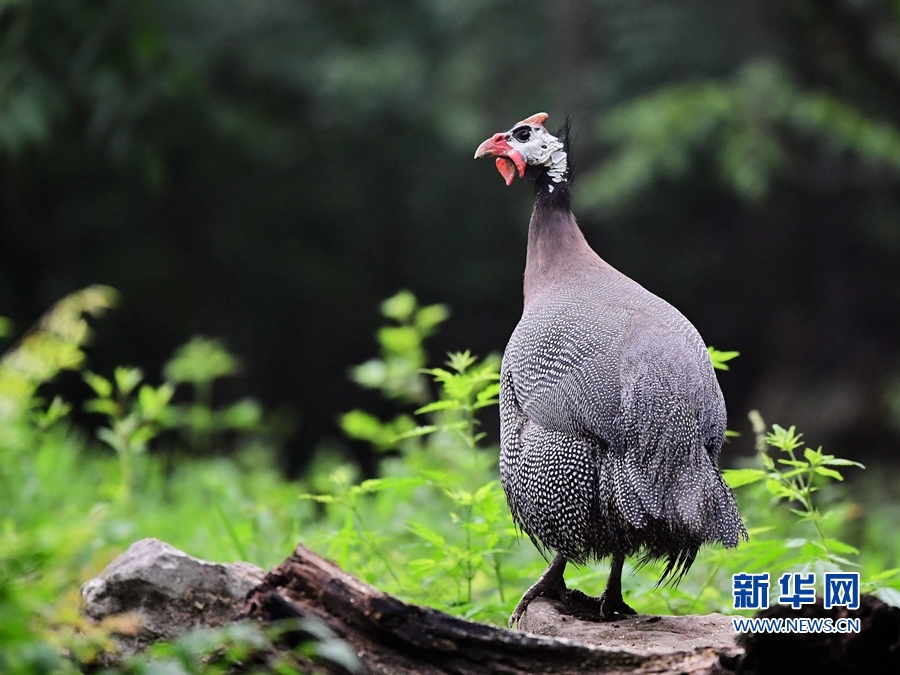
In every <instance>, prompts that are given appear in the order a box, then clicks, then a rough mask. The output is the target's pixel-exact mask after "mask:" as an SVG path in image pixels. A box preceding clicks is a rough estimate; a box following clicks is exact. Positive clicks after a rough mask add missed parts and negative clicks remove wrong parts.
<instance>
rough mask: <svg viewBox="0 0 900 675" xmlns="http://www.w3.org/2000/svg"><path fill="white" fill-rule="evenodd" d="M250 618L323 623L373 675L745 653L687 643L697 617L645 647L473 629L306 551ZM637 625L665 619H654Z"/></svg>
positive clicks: (252, 606) (660, 667)
mask: <svg viewBox="0 0 900 675" xmlns="http://www.w3.org/2000/svg"><path fill="white" fill-rule="evenodd" d="M533 608H534V609H533ZM533 611H534V612H535V613H538V612H540V613H543V614H544V619H543V620H544V621H545V622H546V620H547V612H553V611H555V610H554V608H553V606H552V604H551V603H548V602H547V601H543V600H541V601H536V602H534V603H532V606H531V607H529V610H528V615H526V617H523V620H524V623H525V624H528V622H529V621H532V622H533V621H535V620H536V619H535V614H533V613H532V612H533ZM243 614H244V616H246V617H256V618H259V619H262V620H265V621H272V620H276V619H283V618H287V617H290V616H312V617H316V618H317V619H319V620H321V621H322V622H324V623H325V624H327V625H328V626H329V627H330V628H331V629H332V630H333V631H334V632H335V633H337V635H339V636H340V637H342V638H343V639H345V640H347V641H348V642H350V643H351V644H352V645H353V647H354V648H355V649H356V652H357V654H358V655H359V657H360V660H361V661H362V663H363V665H364V667H365V669H366V671H367V672H368V673H372V674H373V675H374V674H377V675H382V674H384V675H406V674H410V675H412V674H416V675H443V674H449V673H454V674H457V675H488V674H493V673H504V674H508V675H519V674H522V675H526V674H527V675H532V674H533V673H536V672H540V673H547V674H548V675H582V674H584V673H608V674H610V675H619V674H623V675H624V674H638V673H656V674H659V675H665V674H667V673H672V674H673V675H674V674H675V673H681V674H683V675H701V674H702V675H724V674H725V673H729V672H730V671H729V670H728V669H727V668H726V667H725V665H723V663H726V664H731V663H735V662H736V661H737V659H738V657H739V656H740V654H741V652H742V650H741V649H740V648H739V647H737V645H736V644H735V643H734V639H733V632H732V634H731V637H730V639H722V637H721V635H719V637H718V638H717V640H719V643H718V644H712V643H709V644H701V645H697V644H694V643H693V642H691V640H690V639H686V640H684V641H683V642H681V643H679V642H678V640H677V638H675V637H674V636H676V635H677V634H678V632H679V631H681V632H690V633H691V634H692V637H693V638H697V637H698V632H697V620H698V619H701V620H703V621H708V618H707V617H667V620H668V623H667V626H666V630H665V631H662V632H663V633H665V635H666V639H665V640H664V641H663V643H658V644H653V641H652V640H650V641H647V640H644V641H643V644H637V642H635V644H634V645H633V646H625V645H624V644H622V641H621V640H620V641H619V643H618V644H615V645H605V644H604V645H600V644H590V643H588V642H584V641H576V640H573V639H569V638H561V637H542V636H538V635H533V634H529V633H522V632H517V631H510V630H506V629H503V628H496V627H493V626H488V625H485V624H479V623H473V622H471V621H465V620H463V619H460V618H457V617H454V616H450V615H449V614H445V613H443V612H439V611H436V610H433V609H430V608H427V607H421V606H417V605H411V604H408V603H405V602H403V601H401V600H399V599H397V598H395V597H392V596H389V595H387V594H385V593H382V592H381V591H379V590H377V589H376V588H373V587H372V586H369V585H368V584H365V583H363V582H362V581H360V580H359V579H357V578H356V577H353V576H352V575H350V574H347V573H346V572H344V571H343V570H342V569H340V568H339V567H338V566H337V565H335V564H334V563H333V562H331V561H329V560H326V559H325V558H323V557H321V556H319V555H317V554H316V553H314V552H312V551H310V550H309V549H307V548H306V547H304V546H302V545H301V546H298V547H297V548H296V550H295V551H294V553H293V555H292V556H291V557H290V558H288V559H287V560H286V561H285V562H284V563H282V564H281V565H279V566H278V567H277V568H275V569H274V570H272V571H271V572H269V574H268V575H266V578H265V580H264V581H263V583H262V584H260V585H259V586H257V587H256V588H255V589H253V590H252V591H251V592H250V594H249V596H248V599H247V603H246V606H245V611H244V613H243ZM529 615H530V616H529ZM627 621H628V622H630V623H634V624H636V623H639V622H641V621H644V622H647V621H649V622H650V624H649V625H652V624H654V623H656V622H657V621H656V619H655V618H653V617H646V616H645V617H634V618H629V619H628V620H627ZM572 622H573V623H574V622H577V620H575V619H573V620H572ZM581 623H584V622H581ZM624 623H625V622H624V621H623V622H615V623H609V624H592V625H593V626H595V627H596V628H597V630H599V631H603V629H607V630H608V631H618V632H622V626H623V624H624ZM730 628H731V626H730V624H728V629H730ZM651 632H652V631H651ZM720 633H721V631H720ZM597 635H600V633H596V632H595V636H597ZM599 639H602V637H601V638H599ZM699 642H703V640H700V641H699Z"/></svg>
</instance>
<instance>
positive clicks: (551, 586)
mask: <svg viewBox="0 0 900 675" xmlns="http://www.w3.org/2000/svg"><path fill="white" fill-rule="evenodd" d="M567 593H568V590H567V589H566V584H565V582H563V583H562V584H560V583H559V582H558V581H557V580H556V579H550V578H548V577H546V576H543V577H541V578H540V579H538V580H537V583H535V584H534V585H533V586H532V587H531V588H529V589H528V590H527V591H525V595H523V596H522V599H521V600H519V604H517V605H516V608H515V609H514V610H513V613H512V614H511V615H510V617H509V627H510V628H515V627H516V624H518V623H519V619H521V618H522V615H523V614H524V613H525V610H526V609H528V604H529V603H530V602H531V601H532V600H534V599H535V598H550V599H551V600H564V599H565V595H566V594H567Z"/></svg>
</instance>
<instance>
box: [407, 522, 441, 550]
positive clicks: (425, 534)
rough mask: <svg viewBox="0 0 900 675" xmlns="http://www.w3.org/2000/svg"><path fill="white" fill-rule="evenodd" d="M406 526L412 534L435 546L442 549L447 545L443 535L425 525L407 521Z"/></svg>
mask: <svg viewBox="0 0 900 675" xmlns="http://www.w3.org/2000/svg"><path fill="white" fill-rule="evenodd" d="M407 528H408V529H409V531H410V532H412V533H413V534H414V535H416V536H417V537H419V538H420V539H424V540H425V541H427V542H428V543H429V544H431V545H432V546H434V547H435V548H438V549H443V548H445V547H446V545H447V541H446V540H445V539H444V537H443V536H441V535H440V534H438V533H437V532H435V531H434V530H432V529H431V528H430V527H428V526H427V525H423V524H422V523H417V522H414V521H410V522H409V523H407Z"/></svg>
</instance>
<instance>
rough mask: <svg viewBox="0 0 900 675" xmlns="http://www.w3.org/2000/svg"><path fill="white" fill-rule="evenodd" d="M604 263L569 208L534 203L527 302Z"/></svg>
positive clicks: (529, 228) (527, 264)
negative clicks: (586, 238)
mask: <svg viewBox="0 0 900 675" xmlns="http://www.w3.org/2000/svg"><path fill="white" fill-rule="evenodd" d="M603 265H604V263H603V261H602V260H601V259H600V257H599V256H598V255H597V254H596V253H594V250H593V249H592V248H591V247H590V246H589V245H588V243H587V241H586V240H585V238H584V235H583V234H582V233H581V230H580V229H579V227H578V223H576V222H575V216H574V215H572V212H571V211H570V210H569V209H559V208H554V207H553V206H548V205H544V204H541V203H540V202H537V203H535V206H534V212H533V213H532V214H531V223H530V225H529V227H528V253H527V255H526V258H525V304H526V305H527V304H528V303H529V302H530V301H532V300H534V299H535V298H537V297H539V296H540V295H542V294H543V292H544V291H545V290H547V289H548V288H550V287H552V286H554V285H556V284H557V283H565V282H566V280H567V279H570V278H571V277H572V276H574V275H577V274H579V273H581V272H583V271H585V270H588V269H590V268H598V267H602V266H603Z"/></svg>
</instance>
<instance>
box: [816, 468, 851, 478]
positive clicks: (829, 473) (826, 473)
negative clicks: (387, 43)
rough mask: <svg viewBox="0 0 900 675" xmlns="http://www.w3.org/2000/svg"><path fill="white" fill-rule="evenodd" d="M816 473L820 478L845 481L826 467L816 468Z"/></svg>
mask: <svg viewBox="0 0 900 675" xmlns="http://www.w3.org/2000/svg"><path fill="white" fill-rule="evenodd" d="M815 471H816V473H817V474H819V475H820V476H828V477H829V478H834V479H835V480H844V477H843V476H842V475H841V474H839V473H838V472H837V471H835V470H834V469H829V468H826V467H824V466H817V467H816V468H815Z"/></svg>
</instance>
